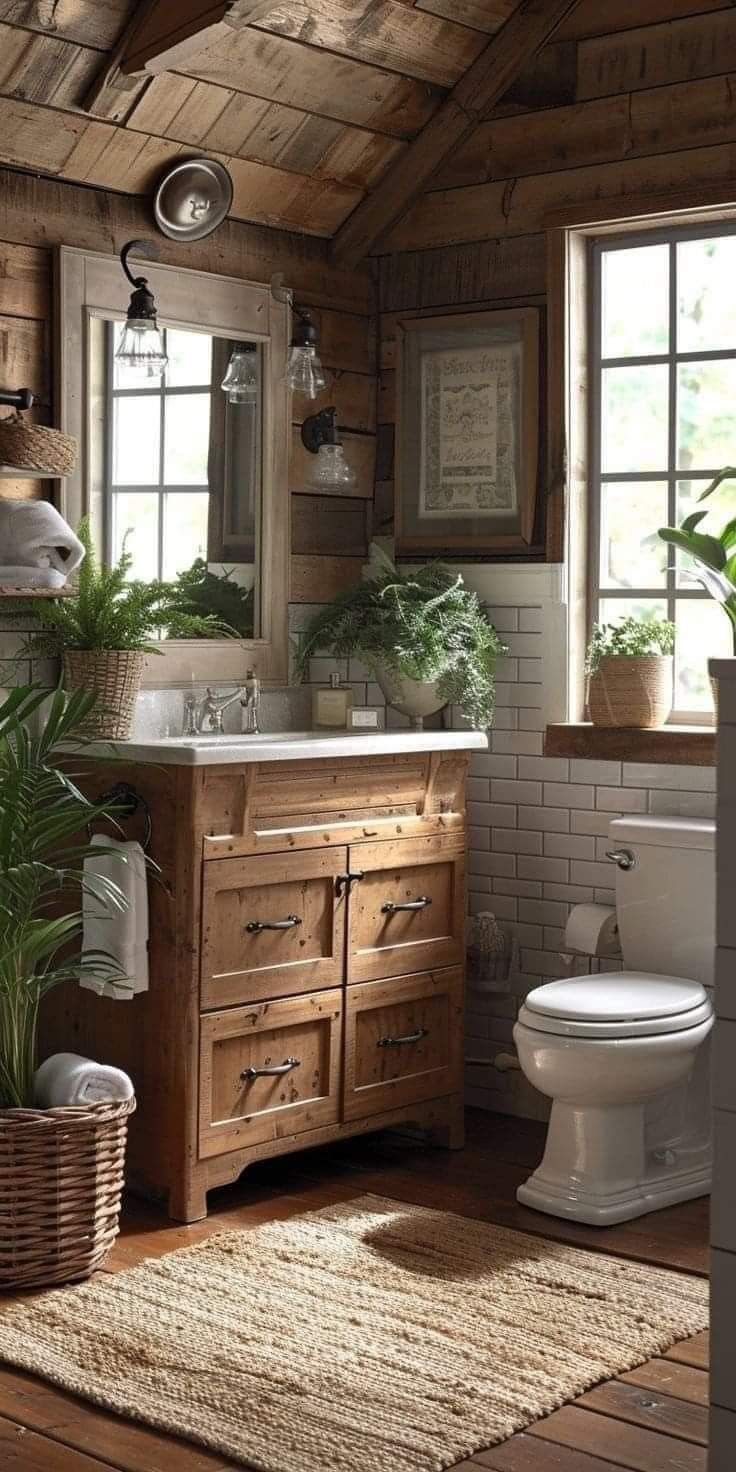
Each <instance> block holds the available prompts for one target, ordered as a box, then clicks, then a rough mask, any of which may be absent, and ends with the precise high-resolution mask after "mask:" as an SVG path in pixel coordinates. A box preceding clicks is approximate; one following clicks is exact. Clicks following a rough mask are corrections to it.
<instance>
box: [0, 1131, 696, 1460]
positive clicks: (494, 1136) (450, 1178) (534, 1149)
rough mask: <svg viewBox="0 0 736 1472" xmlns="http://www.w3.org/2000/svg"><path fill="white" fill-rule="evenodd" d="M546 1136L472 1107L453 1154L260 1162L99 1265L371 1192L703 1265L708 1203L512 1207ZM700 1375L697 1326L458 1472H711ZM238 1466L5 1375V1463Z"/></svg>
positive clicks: (370, 1152) (137, 1208)
mask: <svg viewBox="0 0 736 1472" xmlns="http://www.w3.org/2000/svg"><path fill="white" fill-rule="evenodd" d="M543 1138H544V1129H543V1127H542V1126H541V1125H538V1124H535V1123H532V1122H531V1121H525V1120H514V1119H508V1118H504V1117H503V1116H500V1115H489V1114H482V1113H479V1112H471V1113H470V1115H469V1118H468V1144H467V1146H466V1149H465V1150H463V1151H460V1152H457V1153H449V1152H445V1151H442V1150H436V1149H429V1148H428V1147H425V1146H422V1145H419V1144H417V1143H415V1142H413V1141H410V1140H406V1139H400V1138H399V1137H397V1136H390V1135H382V1136H376V1137H372V1138H368V1139H366V1138H363V1139H359V1140H354V1141H347V1142H344V1143H342V1144H339V1145H337V1146H330V1147H325V1148H324V1149H321V1150H314V1151H309V1152H304V1153H301V1154H298V1155H293V1156H286V1157H282V1158H281V1159H280V1160H276V1161H270V1162H267V1163H265V1164H263V1165H259V1166H254V1167H253V1168H252V1169H251V1171H250V1172H249V1173H247V1174H246V1175H245V1176H244V1177H243V1179H242V1181H241V1182H239V1183H238V1184H237V1185H236V1186H232V1187H228V1188H227V1189H225V1190H222V1191H217V1192H214V1193H213V1194H212V1195H211V1197H210V1215H209V1217H208V1219H207V1221H206V1222H198V1223H196V1224H195V1225H194V1226H191V1227H183V1226H176V1225H173V1224H172V1223H170V1222H168V1221H167V1220H166V1219H165V1218H164V1217H163V1216H162V1215H161V1214H160V1213H159V1212H157V1211H155V1210H154V1209H153V1208H150V1207H148V1206H146V1205H144V1204H142V1203H141V1202H136V1201H130V1202H129V1203H128V1205H127V1208H126V1211H125V1216H124V1222H123V1228H122V1232H121V1236H120V1239H119V1241H118V1243H117V1245H116V1247H115V1249H114V1251H113V1253H112V1255H111V1257H110V1258H109V1260H108V1263H107V1265H106V1269H105V1270H106V1271H109V1272H119V1271H120V1270H121V1269H122V1268H126V1267H130V1266H132V1265H133V1264H134V1263H137V1262H139V1261H140V1260H141V1258H144V1257H153V1256H157V1255H159V1254H161V1253H164V1252H170V1251H172V1250H173V1249H174V1248H176V1247H181V1246H186V1245H187V1244H189V1243H192V1242H199V1241H202V1240H203V1238H205V1237H207V1236H208V1235H210V1234H211V1233H212V1232H216V1231H220V1230H222V1229H223V1228H225V1227H228V1228H231V1227H234V1226H240V1227H244V1228H248V1227H254V1226H258V1225H259V1224H260V1223H262V1222H267V1221H274V1220H285V1219H287V1218H288V1217H290V1216H294V1215H297V1214H298V1213H300V1212H304V1211H310V1210H313V1209H314V1208H316V1207H320V1206H326V1205H329V1204H330V1203H333V1202H336V1201H347V1200H350V1199H351V1197H354V1196H358V1195H360V1194H361V1193H362V1192H364V1191H375V1192H377V1193H379V1194H383V1195H386V1196H391V1197H395V1198H396V1199H397V1200H399V1201H407V1202H416V1203H418V1204H420V1205H427V1206H434V1207H437V1208H440V1209H443V1208H444V1209H446V1210H449V1211H457V1212H460V1213H461V1214H463V1215H465V1216H472V1217H478V1218H480V1219H482V1220H485V1221H492V1222H497V1223H501V1224H503V1225H505V1226H513V1227H518V1228H520V1229H522V1230H524V1231H528V1232H534V1233H536V1234H539V1235H541V1236H545V1237H555V1238H558V1239H560V1240H563V1241H566V1242H572V1243H576V1244H578V1245H580V1246H585V1247H593V1248H598V1249H600V1250H603V1251H606V1252H613V1253H616V1254H618V1255H621V1256H624V1257H630V1258H636V1259H637V1260H638V1261H644V1262H651V1263H658V1264H661V1265H663V1266H666V1267H673V1268H680V1269H683V1270H685V1271H687V1272H692V1273H705V1271H706V1269H707V1241H708V1211H707V1201H705V1200H700V1201H694V1202H689V1203H687V1204H685V1205H683V1206H677V1207H671V1208H668V1209H667V1210H666V1211H659V1212H656V1213H654V1214H652V1215H650V1216H647V1217H641V1218H640V1219H639V1220H638V1221H635V1222H632V1223H630V1224H626V1225H624V1226H620V1227H611V1228H607V1229H604V1230H600V1229H595V1228H586V1227H579V1226H575V1225H570V1224H566V1223H564V1222H561V1221H560V1222H558V1221H555V1220H554V1219H553V1218H552V1217H544V1216H541V1215H539V1214H538V1213H537V1212H534V1211H529V1210H527V1209H526V1208H524V1207H520V1206H518V1205H517V1204H516V1201H515V1191H516V1187H517V1185H518V1184H519V1182H520V1181H521V1180H523V1179H524V1177H525V1176H526V1175H527V1174H528V1172H529V1168H530V1166H533V1165H535V1164H536V1163H537V1161H538V1159H539V1156H540V1150H541V1145H542V1141H543ZM0 1312H2V1305H1V1304H0ZM707 1368H708V1336H707V1334H699V1335H697V1336H696V1337H695V1338H694V1339H690V1340H688V1341H686V1342H684V1343H682V1344H680V1345H678V1346H676V1347H675V1348H674V1349H673V1350H671V1351H670V1352H669V1353H668V1354H666V1355H665V1356H664V1357H662V1358H658V1359H653V1360H650V1361H649V1363H648V1364H646V1365H644V1366H642V1367H641V1368H640V1369H638V1370H634V1371H632V1372H631V1373H630V1374H625V1375H621V1376H620V1377H619V1379H617V1380H612V1381H609V1382H608V1383H607V1384H605V1385H599V1386H597V1387H596V1388H595V1389H594V1390H591V1391H589V1392H588V1393H587V1394H586V1395H583V1396H581V1397H580V1399H579V1400H577V1401H575V1403H574V1404H572V1405H568V1406H565V1407H563V1409H562V1410H559V1411H555V1413H554V1414H553V1415H551V1416H547V1417H546V1418H545V1419H544V1420H542V1421H538V1422H536V1423H535V1425H534V1426H531V1427H529V1429H528V1431H526V1432H524V1433H522V1434H520V1435H518V1436H514V1437H512V1438H511V1440H510V1441H507V1442H505V1443H504V1444H503V1445H502V1446H497V1447H494V1448H492V1449H491V1450H489V1451H486V1452H478V1453H476V1455H475V1456H474V1457H472V1458H471V1459H470V1461H465V1462H462V1463H460V1464H458V1469H457V1472H460V1468H461V1467H462V1468H463V1469H464V1472H482V1469H485V1472H489V1469H490V1472H616V1469H618V1472H620V1469H621V1468H625V1469H629V1472H705V1468H706V1458H707V1453H706V1428H707V1420H706V1417H707V1411H706V1402H707V1388H708V1375H707ZM238 1466H240V1464H236V1463H233V1462H231V1461H228V1460H227V1459H226V1458H223V1457H221V1456H219V1455H213V1454H211V1453H208V1452H205V1451H201V1450H198V1449H197V1448H196V1447H193V1446H192V1445H191V1444H189V1443H186V1442H182V1441H177V1440H175V1439H174V1438H172V1437H168V1436H163V1435H160V1434H158V1433H157V1432H154V1431H149V1430H147V1429H146V1428H145V1427H143V1426H141V1425H140V1423H134V1422H130V1421H125V1420H123V1419H122V1418H119V1417H117V1416H113V1415H109V1414H107V1413H106V1412H104V1411H100V1410H97V1409H96V1408H95V1407H94V1406H92V1405H91V1404H88V1403H87V1402H84V1401H80V1400H77V1399H75V1397H73V1396H70V1395H66V1394H64V1393H63V1392H61V1391H58V1390H55V1389H54V1388H53V1386H51V1385H48V1384H46V1383H44V1382H43V1381H41V1380H36V1379H34V1378H33V1377H32V1376H30V1375H27V1374H21V1373H19V1372H16V1371H14V1370H0V1468H2V1472H11V1469H13V1472H16V1469H17V1472H102V1469H111V1468H113V1469H117V1472H121V1469H124V1472H225V1469H229V1472H233V1469H237V1467H238ZM241 1472H242V1469H241ZM326 1472H327V1469H326Z"/></svg>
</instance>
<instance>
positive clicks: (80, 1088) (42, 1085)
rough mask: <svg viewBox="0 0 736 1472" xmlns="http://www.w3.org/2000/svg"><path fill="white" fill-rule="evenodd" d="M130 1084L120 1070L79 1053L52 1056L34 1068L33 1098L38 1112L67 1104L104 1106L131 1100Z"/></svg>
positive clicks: (131, 1090) (131, 1089)
mask: <svg viewBox="0 0 736 1472" xmlns="http://www.w3.org/2000/svg"><path fill="white" fill-rule="evenodd" d="M133 1092H134V1091H133V1084H132V1081H131V1080H130V1079H129V1078H128V1075H127V1073H123V1070H122V1068H113V1067H112V1066H111V1065H109V1064H106V1063H93V1062H92V1059H91V1058H82V1057H81V1056H80V1054H79V1053H53V1054H52V1055H51V1057H50V1058H47V1059H46V1060H45V1061H44V1062H43V1063H42V1064H41V1066H40V1068H37V1069H36V1072H35V1074H34V1076H33V1097H34V1101H35V1103H36V1105H37V1106H38V1108H39V1109H60V1108H62V1107H63V1106H64V1105H67V1104H103V1103H106V1102H107V1101H108V1100H112V1101H114V1102H117V1101H118V1100H123V1099H132V1098H133Z"/></svg>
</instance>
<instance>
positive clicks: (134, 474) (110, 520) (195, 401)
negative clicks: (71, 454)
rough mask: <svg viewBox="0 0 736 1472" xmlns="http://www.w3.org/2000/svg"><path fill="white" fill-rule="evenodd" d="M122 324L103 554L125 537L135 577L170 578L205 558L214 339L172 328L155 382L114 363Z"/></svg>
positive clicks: (115, 327)
mask: <svg viewBox="0 0 736 1472" xmlns="http://www.w3.org/2000/svg"><path fill="white" fill-rule="evenodd" d="M123 325H124V324H123V323H122V322H110V323H108V324H107V381H108V394H109V399H110V402H109V405H108V409H109V412H108V416H107V423H108V424H109V425H110V426H111V429H110V433H109V435H108V444H107V465H106V494H105V543H106V546H105V552H106V557H107V559H108V560H112V559H115V558H117V557H119V555H120V552H121V550H122V546H123V542H124V540H125V539H126V537H127V542H126V545H127V549H128V551H129V552H130V553H131V554H132V557H133V566H132V568H131V572H130V576H131V577H133V578H144V579H146V580H149V579H151V578H166V579H171V578H175V577H176V575H177V573H179V572H182V571H184V570H185V569H186V568H188V567H191V565H192V563H193V562H194V560H195V558H198V557H204V558H206V557H207V523H208V514H209V476H208V459H209V453H210V407H211V393H212V338H211V337H208V336H207V335H206V334H205V333H201V332H185V331H181V332H179V331H176V330H175V329H173V328H167V329H166V333H165V339H166V352H167V354H168V359H169V361H168V364H167V367H166V369H165V371H164V373H163V374H162V376H161V378H160V379H151V378H148V377H146V376H145V375H144V374H143V373H140V374H138V373H137V372H136V370H135V369H132V368H131V367H130V366H126V365H123V366H121V365H120V364H119V363H118V362H117V361H116V359H115V351H116V349H117V346H118V343H119V341H120V334H121V332H122V329H123Z"/></svg>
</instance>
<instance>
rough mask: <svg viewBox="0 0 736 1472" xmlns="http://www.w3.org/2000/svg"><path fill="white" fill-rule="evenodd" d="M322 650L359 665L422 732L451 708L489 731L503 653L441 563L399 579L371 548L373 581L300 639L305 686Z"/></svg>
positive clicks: (331, 608) (471, 598)
mask: <svg viewBox="0 0 736 1472" xmlns="http://www.w3.org/2000/svg"><path fill="white" fill-rule="evenodd" d="M321 650H328V651H329V652H330V653H332V654H334V655H335V656H336V657H337V658H345V657H349V656H350V655H354V656H357V657H358V658H360V659H362V660H363V662H364V663H365V664H367V665H368V667H369V669H370V670H371V671H372V672H373V674H374V676H375V679H376V681H377V682H378V684H379V685H380V686H381V689H382V690H383V693H384V695H385V696H386V699H387V701H388V702H389V704H390V705H393V706H395V708H396V709H397V710H399V711H401V712H402V713H403V714H404V715H408V716H409V717H410V718H411V719H412V720H413V722H414V725H415V727H417V728H418V729H421V726H422V720H423V718H424V717H425V716H427V715H431V714H432V713H433V712H434V711H438V710H441V709H442V707H443V706H444V705H447V704H450V703H452V704H454V705H457V706H458V708H459V709H460V711H461V712H462V714H463V715H464V716H465V717H466V719H467V720H468V721H470V723H471V724H472V725H473V726H478V727H486V726H489V725H490V724H491V720H492V718H493V703H494V695H495V680H494V672H495V667H496V660H497V658H498V656H499V654H505V652H506V649H505V646H504V645H503V644H502V643H501V640H500V639H499V637H498V634H497V633H496V630H495V629H494V627H493V625H492V624H491V623H490V622H489V620H488V619H487V618H486V615H485V613H484V611H483V608H482V607H481V604H480V603H479V601H478V598H477V596H476V594H475V593H472V592H471V591H470V589H469V588H466V587H465V584H464V583H463V579H462V576H461V575H460V574H459V573H455V572H453V571H452V570H451V569H450V568H448V567H445V566H444V565H443V564H442V563H440V562H433V563H429V564H427V566H425V567H420V568H417V569H416V570H414V569H412V570H411V572H408V573H406V574H402V573H400V572H399V571H398V570H397V568H396V567H395V566H394V564H393V562H392V561H391V559H390V558H389V557H387V556H386V554H385V552H383V551H382V550H381V548H380V547H378V546H376V544H375V543H374V544H373V546H372V547H371V564H370V569H369V571H368V576H367V577H366V578H365V579H364V580H363V581H362V582H359V583H356V584H355V586H354V587H352V588H348V590H347V591H346V592H345V593H341V594H339V596H338V597H337V598H335V599H334V601H333V602H332V603H328V604H327V605H326V606H325V607H324V608H321V609H320V610H319V612H318V613H317V614H315V617H314V618H313V619H312V621H311V623H310V624H309V627H308V628H307V629H306V630H305V632H304V633H303V634H302V637H301V639H300V641H299V646H298V650H297V661H296V666H297V676H298V677H299V678H300V679H304V678H306V676H307V673H308V670H309V660H310V659H311V658H312V656H313V655H315V654H318V653H319V652H320V651H321Z"/></svg>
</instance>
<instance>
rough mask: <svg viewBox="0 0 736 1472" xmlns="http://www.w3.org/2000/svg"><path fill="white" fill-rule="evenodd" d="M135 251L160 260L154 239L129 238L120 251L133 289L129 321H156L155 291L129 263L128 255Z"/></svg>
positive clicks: (151, 258) (122, 263)
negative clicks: (136, 273)
mask: <svg viewBox="0 0 736 1472" xmlns="http://www.w3.org/2000/svg"><path fill="white" fill-rule="evenodd" d="M131 251H135V254H136V255H137V256H145V257H147V258H148V259H149V260H154V261H156V260H158V254H159V251H158V246H157V245H156V243H155V241H153V240H129V241H127V242H126V244H125V245H124V246H123V248H122V250H121V252H120V264H121V266H122V268H123V270H124V272H125V275H126V276H127V278H128V280H129V282H130V284H131V286H132V287H133V291H132V292H131V297H130V303H129V305H128V321H129V322H130V321H138V322H140V321H144V322H152V323H154V325H155V323H156V302H155V300H154V296H153V292H152V291H151V290H150V288H149V285H148V278H147V277H146V276H134V275H133V273H132V271H131V269H130V266H129V265H128V256H129V255H130V253H131Z"/></svg>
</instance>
